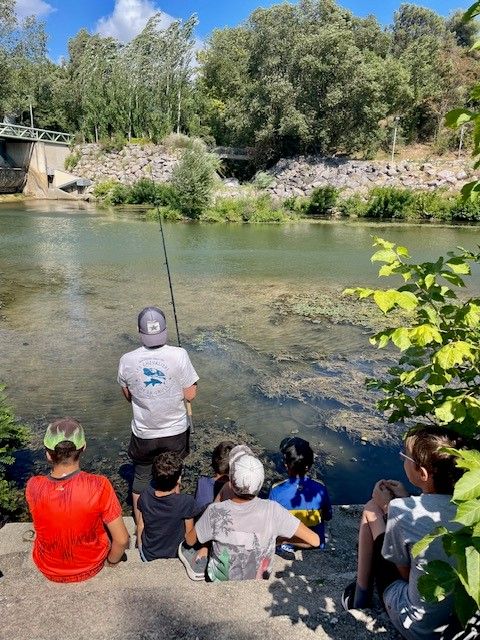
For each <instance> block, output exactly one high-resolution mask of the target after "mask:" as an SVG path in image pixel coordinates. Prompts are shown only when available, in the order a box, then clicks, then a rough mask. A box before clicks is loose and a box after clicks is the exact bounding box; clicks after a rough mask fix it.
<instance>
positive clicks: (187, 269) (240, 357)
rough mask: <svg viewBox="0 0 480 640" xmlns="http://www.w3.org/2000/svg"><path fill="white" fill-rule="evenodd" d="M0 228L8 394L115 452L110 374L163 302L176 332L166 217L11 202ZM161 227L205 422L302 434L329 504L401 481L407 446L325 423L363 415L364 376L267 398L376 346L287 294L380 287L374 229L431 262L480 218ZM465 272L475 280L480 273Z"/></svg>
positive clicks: (264, 439)
mask: <svg viewBox="0 0 480 640" xmlns="http://www.w3.org/2000/svg"><path fill="white" fill-rule="evenodd" d="M0 225H1V234H0V299H1V301H2V303H3V306H2V308H1V309H0V313H1V315H2V317H1V320H0V353H1V373H0V379H2V380H3V381H4V382H5V383H6V385H7V387H8V389H7V391H8V396H9V399H10V400H11V401H12V403H13V404H14V405H15V410H16V413H17V415H18V416H20V417H21V418H22V419H23V420H25V421H26V422H28V423H33V422H34V421H35V420H37V421H38V420H39V419H45V420H49V419H51V418H54V417H58V416H62V415H71V416H73V417H76V418H78V419H79V420H81V422H82V423H83V424H84V426H85V429H86V431H87V433H89V434H95V445H94V448H93V450H92V451H90V455H93V454H94V453H98V451H101V452H102V455H108V456H111V457H113V458H115V457H117V456H118V455H119V452H120V453H121V450H122V448H123V447H124V444H125V442H126V441H127V440H128V434H129V421H130V407H129V406H128V404H127V403H126V402H125V401H124V400H123V398H122V395H121V393H120V389H119V386H118V384H117V383H116V371H117V365H118V360H119V357H120V356H121V355H122V353H124V352H125V351H128V350H130V349H133V348H135V347H136V346H137V344H138V339H137V336H136V316H137V313H138V311H139V310H140V309H141V308H142V307H144V306H147V305H150V304H156V305H158V306H160V307H162V308H163V309H164V310H165V312H166V315H167V321H168V327H169V336H170V342H172V343H176V334H175V330H174V322H173V315H172V308H171V304H170V295H169V290H168V282H167V277H166V269H165V264H164V257H163V251H162V245H161V235H160V233H159V228H158V225H157V224H156V223H154V222H146V221H144V220H143V218H142V215H141V214H140V213H138V212H135V211H132V210H130V211H129V210H122V211H114V210H109V209H101V208H96V207H95V206H93V205H88V204H83V203H82V204H77V203H72V204H70V203H68V204H66V203H44V202H41V203H40V202H19V203H13V204H12V203H8V204H7V203H3V204H1V205H0ZM164 226H165V237H166V245H167V250H168V255H169V262H170V269H171V274H172V281H173V288H174V293H175V300H176V306H177V315H178V322H179V328H180V335H181V341H182V346H185V347H186V348H187V349H188V350H189V353H190V355H191V359H192V361H193V363H194V366H195V368H196V369H197V371H198V373H199V375H200V384H199V393H198V398H197V400H195V402H194V419H195V421H196V422H197V423H202V422H209V421H219V422H228V421H229V420H234V421H236V422H237V423H238V424H239V425H240V426H241V427H242V428H243V429H244V430H245V431H247V432H250V433H252V434H253V435H254V436H255V437H256V438H257V440H258V441H259V443H260V444H261V445H262V446H263V447H265V448H266V449H267V451H268V452H270V453H273V452H275V451H277V448H278V443H279V442H280V440H281V439H282V438H283V437H285V436H286V435H289V434H291V433H297V432H298V435H300V436H302V437H304V438H306V439H307V440H309V441H310V442H311V443H312V445H313V446H314V448H315V450H316V451H317V452H321V453H322V456H323V458H322V459H323V460H327V462H328V463H327V464H325V465H324V466H323V467H322V473H323V475H324V478H325V481H326V483H327V485H328V487H329V489H330V493H331V495H332V499H333V501H334V502H344V503H345V502H360V501H363V500H364V499H365V498H366V497H368V494H369V491H370V486H371V483H372V481H373V479H374V478H375V477H377V476H389V477H392V476H393V477H398V478H402V475H403V472H402V467H401V463H400V461H399V459H398V451H397V450H398V446H399V445H398V443H395V441H393V442H392V441H388V442H387V443H386V444H384V445H382V444H381V443H377V444H375V446H374V445H372V444H370V443H362V442H361V441H360V439H359V438H358V437H355V438H353V439H352V438H350V437H349V435H348V430H349V424H348V423H346V424H345V425H343V426H342V427H341V428H339V429H337V430H333V429H331V428H328V426H329V425H328V420H330V422H331V423H332V424H334V423H335V414H336V412H337V411H338V412H340V411H341V410H342V409H345V396H346V395H350V399H349V400H350V402H349V407H348V409H349V413H348V414H342V415H349V416H356V418H355V419H358V420H362V415H365V412H364V408H363V409H361V410H359V411H358V413H357V414H355V411H356V409H355V397H356V396H357V395H358V396H360V395H362V397H363V396H364V394H365V392H364V391H363V388H362V385H361V384H358V383H357V381H358V380H359V379H360V378H359V377H358V376H357V377H356V378H355V377H352V378H351V382H349V379H348V378H347V379H346V380H344V381H343V383H342V384H343V391H342V393H343V396H341V397H340V396H339V397H336V396H335V393H332V391H331V385H330V387H329V389H328V392H326V393H325V394H324V395H323V396H322V395H320V397H317V398H315V399H314V400H312V399H311V398H310V397H309V396H308V394H307V393H305V392H304V390H302V391H301V392H299V395H298V396H297V397H294V396H289V395H288V394H287V395H286V396H285V397H283V398H269V397H267V395H268V394H265V388H266V387H268V384H269V382H268V381H270V382H271V381H272V380H276V379H277V380H280V381H283V380H288V381H289V384H291V386H292V384H293V383H292V381H295V380H296V379H297V378H302V379H303V380H305V379H310V380H313V381H314V382H315V381H316V380H318V384H319V385H321V384H322V381H323V380H326V379H327V378H329V377H330V378H331V377H332V376H333V377H335V376H337V375H343V373H345V372H347V373H349V372H355V373H357V374H359V375H361V376H362V377H363V376H364V375H365V374H368V373H369V372H370V371H369V369H370V366H371V363H372V362H373V363H375V364H376V363H377V362H378V361H379V357H380V356H378V355H377V353H378V352H377V351H376V350H374V349H373V348H371V347H370V346H369V344H368V332H366V331H365V330H363V329H361V328H359V327H355V326H350V325H342V324H330V323H328V322H322V323H321V324H313V323H311V322H309V321H308V320H306V319H304V318H302V317H300V316H298V315H292V314H282V313H280V312H279V307H278V305H277V302H278V300H279V299H280V298H282V296H289V295H291V294H292V293H298V294H303V293H312V292H318V291H341V290H342V289H343V288H345V287H348V286H354V285H360V286H363V285H376V284H378V280H377V271H378V264H377V265H375V264H373V265H372V264H371V262H370V256H371V254H372V246H371V245H372V238H371V236H372V235H378V236H381V237H384V238H386V239H388V240H391V241H393V242H396V243H400V244H402V245H404V246H407V247H408V248H409V250H410V253H411V255H412V256H413V257H414V258H415V259H416V260H419V261H420V260H421V261H423V260H427V259H434V258H436V257H438V255H439V253H440V252H446V251H447V250H450V249H454V248H455V247H456V246H457V245H461V246H464V247H466V248H468V249H472V250H475V249H476V248H477V245H478V244H480V227H467V226H465V227H460V226H458V227H457V226H433V225H406V224H401V225H394V224H388V223H386V224H374V223H366V222H342V221H340V222H339V221H335V222H329V221H327V222H321V223H315V224H308V223H305V224H303V223H300V224H291V225H290V224H287V225H236V224H231V225H228V224H224V225H220V224H217V225H208V224H197V223H186V224H179V223H170V224H169V223H166V224H165V225H164ZM471 280H472V285H473V288H474V289H475V288H476V290H477V291H478V290H479V288H480V283H479V278H478V273H476V274H475V277H474V278H472V279H471ZM384 283H385V280H383V281H381V283H380V284H381V285H384ZM311 354H315V357H311ZM339 371H340V374H339V373H338V372H339ZM349 385H350V387H349ZM293 386H295V385H294V384H293ZM333 386H334V387H335V384H334V385H333ZM345 389H346V390H347V391H345ZM362 411H363V414H362ZM339 415H340V414H339ZM326 416H328V420H327V419H326ZM212 444H213V446H214V445H215V443H212Z"/></svg>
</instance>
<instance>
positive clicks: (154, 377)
mask: <svg viewBox="0 0 480 640" xmlns="http://www.w3.org/2000/svg"><path fill="white" fill-rule="evenodd" d="M143 373H144V374H145V375H146V376H150V380H145V381H144V385H145V386H146V387H148V386H150V385H151V386H152V387H154V386H155V385H157V384H164V383H165V374H164V373H163V371H160V370H159V369H147V368H146V367H145V368H144V369H143ZM158 378H162V379H161V380H159V379H158Z"/></svg>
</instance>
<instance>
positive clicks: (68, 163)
mask: <svg viewBox="0 0 480 640" xmlns="http://www.w3.org/2000/svg"><path fill="white" fill-rule="evenodd" d="M81 158H82V152H81V151H80V149H78V150H77V151H74V152H73V153H71V154H70V155H69V156H68V157H67V158H65V169H66V170H67V171H71V170H72V169H75V167H76V166H77V164H78V163H79V162H80V160H81Z"/></svg>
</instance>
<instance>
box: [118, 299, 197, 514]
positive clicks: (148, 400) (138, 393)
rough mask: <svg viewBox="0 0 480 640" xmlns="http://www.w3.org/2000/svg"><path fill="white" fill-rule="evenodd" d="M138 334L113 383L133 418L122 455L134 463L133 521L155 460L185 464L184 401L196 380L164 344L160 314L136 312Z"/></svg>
mask: <svg viewBox="0 0 480 640" xmlns="http://www.w3.org/2000/svg"><path fill="white" fill-rule="evenodd" d="M138 332H139V334H140V338H141V339H142V342H143V346H142V347H140V348H139V349H135V350H134V351H130V352H129V353H126V354H124V355H123V356H122V357H121V358H120V364H119V367H118V382H119V384H120V385H121V387H122V391H123V395H124V396H125V398H126V399H127V400H128V402H130V403H131V404H132V412H133V416H132V423H131V424H132V436H131V439H130V445H129V447H128V455H129V456H130V458H131V459H132V460H133V461H134V463H135V477H134V480H133V487H132V500H133V508H134V513H135V519H136V520H137V521H138V509H137V502H138V498H139V496H140V493H141V492H142V491H143V489H145V488H146V487H147V486H148V485H149V484H150V481H151V479H152V463H153V460H154V458H155V456H157V455H158V454H159V453H162V452H163V451H173V452H175V453H178V454H179V455H180V456H181V457H182V458H185V457H186V456H187V455H188V453H189V451H190V447H189V438H190V427H189V417H188V415H187V410H186V408H185V402H184V401H185V400H186V401H187V403H188V402H190V401H191V400H193V399H194V398H195V396H196V394H197V380H198V375H197V373H196V371H195V369H194V368H193V366H192V363H191V362H190V358H189V357H188V354H187V352H186V351H185V349H183V348H182V347H172V346H170V345H167V344H166V342H167V323H166V320H165V315H164V313H163V311H161V310H160V309H158V308H157V307H146V308H145V309H143V310H142V311H140V313H139V315H138Z"/></svg>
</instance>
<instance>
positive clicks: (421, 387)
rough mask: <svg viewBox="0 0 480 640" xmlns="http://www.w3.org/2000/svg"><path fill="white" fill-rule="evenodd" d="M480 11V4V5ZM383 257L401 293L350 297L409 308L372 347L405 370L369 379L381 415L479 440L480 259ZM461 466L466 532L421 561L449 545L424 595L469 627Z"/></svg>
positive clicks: (442, 533)
mask: <svg viewBox="0 0 480 640" xmlns="http://www.w3.org/2000/svg"><path fill="white" fill-rule="evenodd" d="M479 7H480V3H479ZM374 246H376V247H379V249H378V250H377V251H376V252H375V253H374V255H373V256H372V262H381V263H383V266H382V267H381V268H380V271H379V275H380V276H383V277H390V276H400V277H402V278H403V281H404V284H403V285H401V286H399V287H398V288H396V289H369V288H357V289H347V290H346V291H345V292H344V293H345V294H354V295H356V296H358V298H360V299H364V298H373V300H374V301H375V302H376V304H377V306H378V307H379V308H380V309H381V311H382V312H383V313H384V314H385V315H387V316H388V315H389V314H390V313H391V312H392V310H394V309H396V308H398V307H401V308H402V309H405V310H406V311H408V312H410V316H409V321H408V322H404V323H402V324H401V325H400V326H393V327H390V328H387V329H384V330H382V331H379V332H378V333H377V334H375V335H374V336H373V337H372V338H371V343H372V344H376V345H378V347H379V348H383V347H385V346H387V345H389V344H391V345H393V346H394V347H396V348H397V349H398V351H399V352H400V353H399V357H398V363H397V364H395V365H394V366H392V367H390V368H389V369H388V377H386V378H385V379H380V378H377V379H369V380H367V386H368V388H370V389H376V390H379V391H381V392H382V393H383V395H384V398H383V399H382V400H380V401H379V402H378V403H377V407H378V408H379V409H381V410H382V411H385V412H386V413H387V415H388V421H389V422H390V423H393V422H401V423H404V424H405V425H406V426H407V427H408V428H409V429H412V428H413V429H414V428H416V427H419V426H423V425H425V424H428V425H432V424H433V425H442V426H446V427H448V428H450V429H452V430H453V431H456V432H458V433H461V434H464V435H467V436H470V437H474V436H477V435H478V434H479V433H480V400H479V397H480V346H479V344H480V298H475V297H473V298H472V297H470V298H466V299H462V300H460V299H459V298H458V289H459V288H464V287H465V277H466V276H470V275H471V267H470V265H471V264H472V263H479V262H480V253H472V252H470V251H467V250H465V249H462V248H459V251H458V252H453V251H450V252H448V254H447V256H446V257H445V258H444V257H439V258H438V260H437V261H436V262H424V263H421V264H415V263H412V262H410V256H409V254H408V251H407V249H406V248H405V247H401V246H396V245H395V244H394V243H392V242H386V241H385V240H382V239H381V238H375V242H374ZM455 453H456V455H458V462H457V465H458V466H460V467H462V468H464V469H466V473H465V474H464V475H463V477H462V478H461V479H460V480H459V481H458V482H457V484H456V487H455V491H454V495H453V501H454V502H455V503H456V504H457V505H458V510H457V516H456V518H455V522H457V523H459V524H460V525H463V526H462V527H461V528H460V529H458V530H456V531H454V532H449V531H447V530H446V529H445V528H441V529H439V530H437V531H436V532H434V533H432V534H431V535H429V536H427V537H426V538H424V539H423V540H422V541H420V542H419V543H418V544H417V545H416V546H415V548H414V553H415V554H418V553H420V552H421V550H422V549H423V548H425V546H427V545H428V544H429V543H430V542H431V541H432V539H434V538H436V537H441V538H442V544H443V546H444V549H445V551H446V553H447V555H448V556H452V555H453V556H455V558H456V560H457V568H455V569H452V568H451V567H450V566H449V565H447V564H446V563H444V562H440V561H434V562H431V563H429V564H428V565H427V569H426V571H427V573H426V575H425V576H423V577H422V578H420V581H419V588H420V589H421V592H422V594H423V595H424V596H425V597H426V598H427V599H428V600H430V601H433V602H434V601H438V600H442V599H443V598H444V597H445V595H446V594H448V593H452V592H455V602H456V610H457V614H458V616H459V618H460V620H461V621H462V623H463V624H465V623H466V621H467V620H468V619H469V617H470V616H471V615H472V614H473V612H474V611H475V610H477V609H480V552H479V546H478V537H479V534H480V500H479V498H480V453H479V452H478V451H465V452H464V451H457V452H455Z"/></svg>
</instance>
